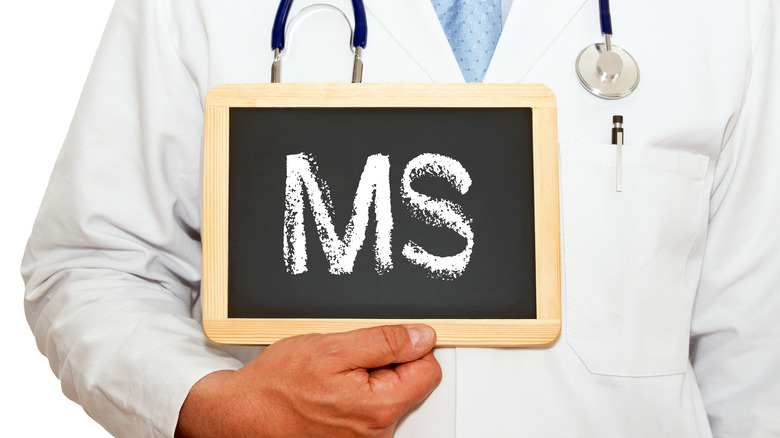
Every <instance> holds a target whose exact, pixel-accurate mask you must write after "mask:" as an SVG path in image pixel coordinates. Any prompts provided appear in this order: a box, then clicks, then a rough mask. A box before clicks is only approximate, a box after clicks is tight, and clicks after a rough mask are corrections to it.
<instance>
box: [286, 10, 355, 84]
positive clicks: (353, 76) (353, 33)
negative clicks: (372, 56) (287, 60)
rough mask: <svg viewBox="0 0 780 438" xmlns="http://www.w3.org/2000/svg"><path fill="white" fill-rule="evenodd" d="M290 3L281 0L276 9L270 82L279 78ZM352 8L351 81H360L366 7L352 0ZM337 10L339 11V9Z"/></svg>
mask: <svg viewBox="0 0 780 438" xmlns="http://www.w3.org/2000/svg"><path fill="white" fill-rule="evenodd" d="M292 3H293V0H282V1H281V2H280V3H279V9H277V10H276V18H275V19H274V27H273V30H272V31H271V48H272V49H273V51H274V62H273V64H272V65H271V82H272V83H277V82H279V81H280V80H281V73H282V50H284V32H285V28H286V24H287V16H288V15H289V14H290V7H292ZM313 6H316V5H313ZM309 7H311V6H309ZM337 9H338V8H337ZM352 10H353V13H354V14H355V29H354V31H353V32H352V51H353V52H354V53H355V62H354V63H353V65H352V82H353V83H360V82H362V81H363V49H365V48H366V38H367V37H368V25H367V24H366V8H365V6H363V0H352ZM301 12H303V11H301ZM339 12H341V10H340V9H339ZM342 15H343V13H342ZM347 22H349V20H347Z"/></svg>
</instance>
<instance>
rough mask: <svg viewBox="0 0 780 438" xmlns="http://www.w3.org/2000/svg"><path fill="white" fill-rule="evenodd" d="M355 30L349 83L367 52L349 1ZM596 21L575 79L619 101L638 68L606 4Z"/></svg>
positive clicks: (284, 8)
mask: <svg viewBox="0 0 780 438" xmlns="http://www.w3.org/2000/svg"><path fill="white" fill-rule="evenodd" d="M292 3H293V0H282V1H281V2H280V3H279V9H278V10H277V11H276V18H275V19H274V26H273V30H272V35H271V48H272V49H273V51H274V60H273V64H272V66H271V82H274V83H276V82H279V81H280V80H281V68H282V67H281V66H282V60H281V57H282V50H284V36H285V28H286V24H287V16H288V15H289V14H290V8H291V7H292ZM352 9H353V13H354V16H355V29H354V32H353V33H352V50H353V52H354V54H355V61H354V64H353V66H352V82H354V83H359V82H361V81H362V80H363V59H362V55H363V49H365V48H366V38H367V36H368V25H367V24H366V8H365V6H364V5H363V0H352ZM599 17H600V23H601V34H602V35H604V43H596V44H591V45H590V46H588V47H586V48H585V49H583V50H582V52H580V54H579V56H577V61H576V62H575V68H576V70H577V77H578V78H579V80H580V83H581V84H582V86H583V87H585V89H586V90H588V91H589V92H590V93H591V94H593V95H594V96H597V97H600V98H603V99H620V98H623V97H626V96H628V95H629V94H631V92H633V91H634V90H635V89H636V86H637V84H639V67H638V66H637V64H636V61H635V60H634V58H633V57H631V55H630V54H629V53H628V52H626V51H625V50H623V49H622V48H620V47H618V46H615V45H613V44H612V17H611V15H610V12H609V0H599Z"/></svg>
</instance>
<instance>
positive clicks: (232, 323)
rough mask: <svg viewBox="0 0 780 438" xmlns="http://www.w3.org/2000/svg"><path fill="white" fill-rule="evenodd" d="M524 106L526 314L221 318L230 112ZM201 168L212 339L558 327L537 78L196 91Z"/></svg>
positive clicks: (206, 304) (547, 137)
mask: <svg viewBox="0 0 780 438" xmlns="http://www.w3.org/2000/svg"><path fill="white" fill-rule="evenodd" d="M231 107H232V108H237V107H243V108H246V107H259V108H287V107H290V108H296V107H297V108H306V107H312V108H326V107H336V108H345V107H354V108H361V107H363V108H392V107H406V108H410V107H419V108H452V107H455V108H457V107H470V108H531V109H532V118H533V122H532V124H533V126H532V128H533V166H534V204H535V206H534V207H535V227H536V285H537V288H536V304H537V306H536V308H537V317H536V319H454V320H453V319H430V320H420V319H404V320H400V319H333V318H323V319H318V318H305V319H296V318H266V319H261V318H228V310H227V309H228V293H227V289H228V287H227V285H228V278H227V277H228V274H227V273H228V269H227V268H228V210H229V209H228V195H229V193H228V192H229V190H228V182H229V179H228V177H229V169H230V165H229V153H228V152H229V135H230V133H229V121H230V115H229V114H230V111H229V110H230V108H231ZM204 140H205V141H204V142H205V146H204V165H203V291H202V293H203V300H202V303H203V328H204V332H205V334H206V336H207V337H208V338H209V339H210V340H211V341H212V342H214V343H218V344H241V345H267V344H271V343H273V342H275V341H277V340H279V339H282V338H285V337H289V336H294V335H299V334H306V333H332V332H340V331H346V330H352V329H357V328H363V327H370V326H376V325H383V324H412V323H424V324H428V325H430V326H432V327H433V328H434V329H435V330H436V332H437V336H438V341H437V345H438V346H484V347H518V346H542V345H548V344H551V343H553V342H555V340H557V338H558V336H559V334H560V330H561V293H560V290H561V280H560V278H561V275H560V273H561V263H560V214H559V213H560V212H559V191H558V140H557V116H556V102H555V96H554V95H553V93H552V91H550V89H549V88H547V87H546V86H544V85H538V84H239V85H220V86H217V87H215V88H213V89H212V90H211V91H210V92H209V94H208V96H207V97H206V108H205V138H204Z"/></svg>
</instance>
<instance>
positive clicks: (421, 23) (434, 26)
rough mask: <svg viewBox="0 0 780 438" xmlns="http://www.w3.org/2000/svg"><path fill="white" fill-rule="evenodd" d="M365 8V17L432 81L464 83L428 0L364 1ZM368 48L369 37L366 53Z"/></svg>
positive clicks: (369, 36) (369, 44) (369, 43)
mask: <svg viewBox="0 0 780 438" xmlns="http://www.w3.org/2000/svg"><path fill="white" fill-rule="evenodd" d="M365 4H366V11H367V12H368V14H369V15H370V16H373V18H374V19H375V20H376V21H377V22H378V24H379V25H380V26H383V27H384V28H385V29H386V30H387V31H388V33H390V34H391V35H392V36H393V38H394V39H395V40H396V41H397V42H398V43H399V44H400V45H401V46H402V47H403V48H404V50H405V51H406V52H407V53H408V54H409V55H410V56H411V57H412V58H414V60H415V62H416V63H417V64H418V65H419V66H420V67H421V68H422V69H423V70H424V71H425V72H426V73H427V74H428V76H429V77H430V78H431V81H433V82H465V81H464V80H463V75H462V74H461V72H460V68H459V67H458V63H457V61H456V60H455V56H454V55H453V54H452V49H451V48H450V44H449V42H448V41H447V37H446V35H444V31H443V30H442V27H441V24H440V23H439V18H438V17H437V16H436V12H435V11H434V10H433V6H432V5H431V2H430V0H366V2H365ZM369 19H370V18H369ZM370 46H371V34H370V33H369V35H368V46H367V47H366V50H369V49H370ZM380 56H381V55H380Z"/></svg>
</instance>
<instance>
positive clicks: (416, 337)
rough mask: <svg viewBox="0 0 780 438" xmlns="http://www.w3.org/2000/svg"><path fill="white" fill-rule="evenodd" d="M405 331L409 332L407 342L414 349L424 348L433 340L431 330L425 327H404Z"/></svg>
mask: <svg viewBox="0 0 780 438" xmlns="http://www.w3.org/2000/svg"><path fill="white" fill-rule="evenodd" d="M406 331H407V332H409V340H410V341H412V345H413V346H414V348H420V347H425V346H427V345H428V344H430V343H431V340H432V339H433V329H431V328H430V327H428V326H427V325H410V326H407V327H406Z"/></svg>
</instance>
